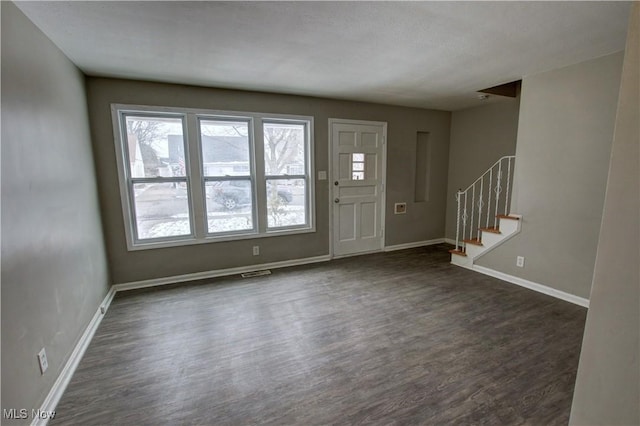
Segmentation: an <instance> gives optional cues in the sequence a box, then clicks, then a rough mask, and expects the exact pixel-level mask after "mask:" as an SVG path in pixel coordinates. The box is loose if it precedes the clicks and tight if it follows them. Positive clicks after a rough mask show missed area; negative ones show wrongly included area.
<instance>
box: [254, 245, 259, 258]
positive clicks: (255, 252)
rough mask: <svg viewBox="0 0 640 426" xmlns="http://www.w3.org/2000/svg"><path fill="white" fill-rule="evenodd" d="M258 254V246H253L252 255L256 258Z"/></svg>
mask: <svg viewBox="0 0 640 426" xmlns="http://www.w3.org/2000/svg"><path fill="white" fill-rule="evenodd" d="M259 254H260V246H253V255H254V256H258V255H259Z"/></svg>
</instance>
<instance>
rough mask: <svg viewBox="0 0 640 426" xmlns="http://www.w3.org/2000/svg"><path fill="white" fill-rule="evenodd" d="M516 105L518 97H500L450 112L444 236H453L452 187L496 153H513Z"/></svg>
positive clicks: (471, 176)
mask: <svg viewBox="0 0 640 426" xmlns="http://www.w3.org/2000/svg"><path fill="white" fill-rule="evenodd" d="M519 106H520V99H519V98H515V99H510V98H501V99H499V100H496V102H495V103H490V104H487V105H483V106H479V107H475V108H469V109H465V110H461V111H454V112H453V114H452V116H451V143H450V147H449V180H448V184H447V221H446V233H445V236H446V237H447V238H450V239H455V237H456V209H457V204H456V198H455V194H456V191H458V189H460V188H462V189H465V188H466V187H468V186H469V185H471V184H472V183H473V182H474V181H475V180H476V179H477V178H478V177H480V175H481V174H482V173H484V172H485V171H487V169H488V168H489V167H491V166H492V165H493V163H495V162H496V161H497V160H498V159H499V158H500V157H502V156H504V155H514V154H515V152H516V137H517V132H518V113H519Z"/></svg>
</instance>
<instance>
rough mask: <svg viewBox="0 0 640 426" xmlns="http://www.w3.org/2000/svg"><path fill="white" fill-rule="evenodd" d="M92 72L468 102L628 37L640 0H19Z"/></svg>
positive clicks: (619, 45)
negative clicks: (633, 7) (631, 12)
mask: <svg viewBox="0 0 640 426" xmlns="http://www.w3.org/2000/svg"><path fill="white" fill-rule="evenodd" d="M16 4H17V5H18V7H19V8H20V9H21V10H22V11H23V12H24V13H25V14H26V15H27V16H28V17H29V18H30V19H31V20H32V21H33V22H34V23H35V24H36V25H37V26H38V27H39V28H40V29H41V30H42V31H43V32H44V33H45V34H46V35H47V36H48V37H49V38H51V40H53V42H54V43H55V44H56V45H58V46H59V47H60V49H61V50H62V51H63V52H64V53H65V54H66V55H67V56H68V57H69V58H70V59H71V60H72V61H73V62H74V63H75V64H76V65H77V66H78V67H80V69H82V70H83V71H84V72H85V73H86V74H88V75H94V76H108V77H122V78H133V79H143V80H152V81H163V82H174V83H184V84H195V85H202V86H214V87H225V88H239V89H249V90H261V91H270V92H281V93H292V94H302V95H313V96H322V97H331V98H340V99H351V100H362V101H372V102H380V103H387V104H395V105H405V106H416V107H425V108H436V109H444V110H457V109H462V108H466V107H470V106H474V105H477V104H478V103H479V102H481V101H479V100H478V99H477V95H476V93H475V92H476V91H477V90H480V89H484V88H487V87H491V86H495V85H498V84H501V83H506V82H509V81H513V80H517V79H520V78H522V77H523V76H526V75H531V74H535V73H539V72H542V71H547V70H551V69H555V68H559V67H562V66H566V65H570V64H573V63H577V62H581V61H584V60H587V59H591V58H596V57H599V56H603V55H606V54H609V53H613V52H616V51H619V50H622V49H624V43H625V39H626V28H627V20H628V16H629V10H630V7H629V6H630V3H628V2H573V1H570V2H302V1H299V2H207V1H201V2H156V1H142V2H111V1H92V2H76V1H61V2H17V3H16Z"/></svg>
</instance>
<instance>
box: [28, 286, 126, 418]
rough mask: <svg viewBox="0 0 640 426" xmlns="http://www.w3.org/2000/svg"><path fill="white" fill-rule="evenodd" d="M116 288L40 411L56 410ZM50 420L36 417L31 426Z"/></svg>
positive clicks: (70, 358)
mask: <svg viewBox="0 0 640 426" xmlns="http://www.w3.org/2000/svg"><path fill="white" fill-rule="evenodd" d="M115 294H116V290H115V289H114V288H113V286H111V288H110V289H109V292H108V293H107V295H106V296H105V297H104V299H103V300H102V303H101V304H100V306H98V309H97V310H96V313H95V314H94V315H93V318H91V321H89V325H87V328H85V330H84V333H82V336H80V340H78V343H77V344H76V346H75V348H73V352H71V356H70V357H69V359H68V360H67V362H66V364H65V365H64V367H63V368H62V371H61V372H60V375H58V378H57V379H56V381H55V383H54V384H53V386H52V387H51V390H50V391H49V393H48V394H47V397H46V398H45V399H44V402H43V403H42V406H41V407H40V412H42V413H51V412H53V411H55V409H56V406H57V405H58V402H60V398H61V397H62V394H63V393H64V391H65V389H67V386H68V385H69V382H70V381H71V377H73V373H75V371H76V368H78V364H80V360H81V359H82V356H83V355H84V353H85V352H86V350H87V348H88V347H89V343H91V339H93V335H94V334H95V333H96V330H97V329H98V326H99V325H100V323H101V322H102V318H104V314H105V313H106V312H107V310H108V309H109V305H111V301H112V300H113V296H115ZM48 422H49V419H48V418H46V419H42V418H39V417H37V416H36V417H35V418H34V419H33V421H32V422H31V426H44V425H46V424H47V423H48Z"/></svg>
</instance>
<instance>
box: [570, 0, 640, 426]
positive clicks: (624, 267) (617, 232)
mask: <svg viewBox="0 0 640 426" xmlns="http://www.w3.org/2000/svg"><path fill="white" fill-rule="evenodd" d="M639 25H640V4H638V3H635V5H634V6H633V8H632V12H631V22H630V25H629V33H628V36H627V50H626V55H625V58H624V67H623V71H622V83H621V85H620V99H619V101H618V115H617V118H616V130H615V137H614V140H613V149H612V153H611V166H610V169H609V181H608V183H607V196H606V200H605V205H604V214H603V218H602V228H601V230H600V240H599V243H598V255H597V256H596V266H595V273H594V276H593V286H592V288H591V304H590V306H589V313H588V314H587V323H586V326H585V333H584V340H583V342H582V352H581V354H580V365H579V367H578V376H577V379H576V387H575V392H574V396H573V406H572V408H571V418H570V421H569V423H570V424H573V425H587V424H588V425H638V424H640V389H639V387H640V366H639V364H638V358H640V341H639V338H640V295H639V293H640V270H639V268H638V259H640V225H639V221H640V193H639V191H638V179H639V177H640V167H639V165H638V162H639V161H640V136H639V132H640V129H639V128H638V117H640V107H639V104H640V85H639V83H640V79H639V78H638V75H639V74H640V67H639V64H638V53H639V52H640V45H639V44H640V43H639V41H640V31H639V29H638V26H639Z"/></svg>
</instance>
